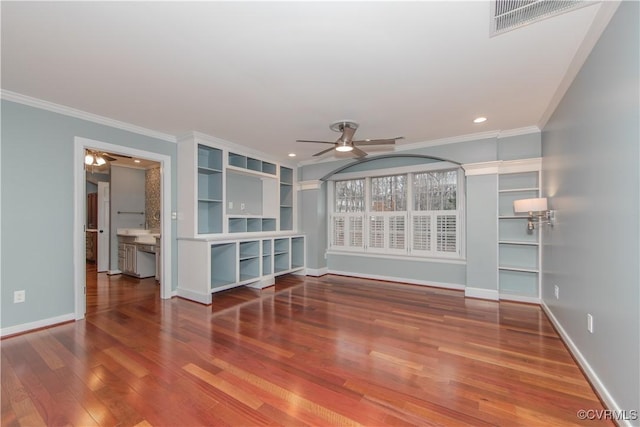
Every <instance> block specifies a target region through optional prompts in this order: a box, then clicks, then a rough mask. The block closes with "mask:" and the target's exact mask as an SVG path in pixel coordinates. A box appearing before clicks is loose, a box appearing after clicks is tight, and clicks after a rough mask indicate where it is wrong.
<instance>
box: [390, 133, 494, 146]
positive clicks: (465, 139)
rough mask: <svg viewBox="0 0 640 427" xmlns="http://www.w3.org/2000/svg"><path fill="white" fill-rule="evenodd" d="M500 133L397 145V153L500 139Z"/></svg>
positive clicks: (471, 134)
mask: <svg viewBox="0 0 640 427" xmlns="http://www.w3.org/2000/svg"><path fill="white" fill-rule="evenodd" d="M498 136H500V131H497V130H492V131H488V132H478V133H470V134H467V135H459V136H452V137H448V138H440V139H433V140H431V141H421V142H413V143H411V144H402V145H396V146H395V147H396V150H395V151H407V150H416V149H419V148H427V147H435V146H438V145H449V144H457V143H460V142H469V141H477V140H481V139H491V138H498Z"/></svg>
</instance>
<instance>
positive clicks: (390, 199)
mask: <svg viewBox="0 0 640 427" xmlns="http://www.w3.org/2000/svg"><path fill="white" fill-rule="evenodd" d="M406 182H407V176H406V175H393V176H381V177H377V178H371V210H372V211H377V212H382V211H406V210H407V187H406Z"/></svg>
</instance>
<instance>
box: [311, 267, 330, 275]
mask: <svg viewBox="0 0 640 427" xmlns="http://www.w3.org/2000/svg"><path fill="white" fill-rule="evenodd" d="M328 273H329V268H328V267H322V268H307V276H313V277H320V276H324V275H325V274H328Z"/></svg>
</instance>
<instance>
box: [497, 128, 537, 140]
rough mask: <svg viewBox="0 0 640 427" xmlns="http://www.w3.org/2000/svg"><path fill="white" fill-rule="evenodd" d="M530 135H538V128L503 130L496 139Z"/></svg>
mask: <svg viewBox="0 0 640 427" xmlns="http://www.w3.org/2000/svg"><path fill="white" fill-rule="evenodd" d="M532 133H540V128H539V127H538V126H527V127H524V128H519V129H509V130H503V131H500V134H499V135H498V139H502V138H511V137H513V136H520V135H530V134H532Z"/></svg>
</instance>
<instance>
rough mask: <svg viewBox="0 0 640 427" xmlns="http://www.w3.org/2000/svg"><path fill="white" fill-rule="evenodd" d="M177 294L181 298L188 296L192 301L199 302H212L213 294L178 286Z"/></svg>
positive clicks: (207, 303)
mask: <svg viewBox="0 0 640 427" xmlns="http://www.w3.org/2000/svg"><path fill="white" fill-rule="evenodd" d="M176 295H177V296H179V297H181V298H186V299H188V300H191V301H195V302H199V303H200V304H206V305H209V304H211V294H210V293H208V294H201V293H200V292H194V291H190V290H188V289H182V288H178V289H177V290H176Z"/></svg>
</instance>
